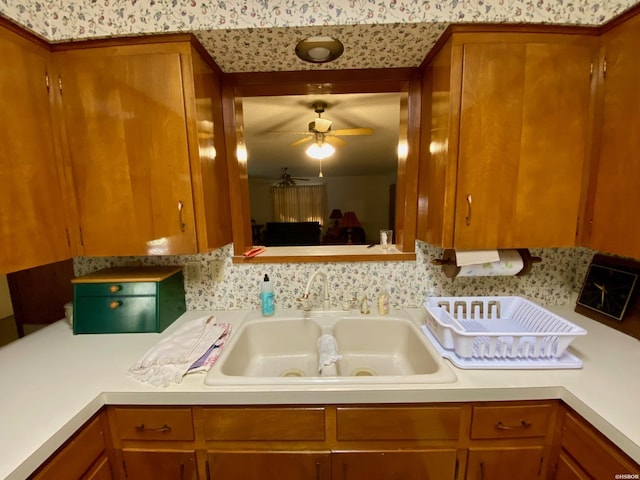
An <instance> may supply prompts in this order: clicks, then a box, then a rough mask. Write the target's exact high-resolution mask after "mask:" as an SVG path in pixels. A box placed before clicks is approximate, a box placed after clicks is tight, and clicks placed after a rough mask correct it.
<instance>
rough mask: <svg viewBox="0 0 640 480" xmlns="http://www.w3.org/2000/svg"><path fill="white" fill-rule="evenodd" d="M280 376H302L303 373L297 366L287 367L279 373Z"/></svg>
mask: <svg viewBox="0 0 640 480" xmlns="http://www.w3.org/2000/svg"><path fill="white" fill-rule="evenodd" d="M280 376H281V377H304V376H305V374H304V372H303V371H302V370H300V369H299V368H288V369H287V370H285V371H284V372H282V373H281V374H280Z"/></svg>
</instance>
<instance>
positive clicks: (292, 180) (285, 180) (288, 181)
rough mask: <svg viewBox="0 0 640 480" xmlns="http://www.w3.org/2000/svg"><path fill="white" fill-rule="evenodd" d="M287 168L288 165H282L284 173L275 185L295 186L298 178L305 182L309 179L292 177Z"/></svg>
mask: <svg viewBox="0 0 640 480" xmlns="http://www.w3.org/2000/svg"><path fill="white" fill-rule="evenodd" d="M287 169H288V167H282V174H281V175H280V177H279V178H278V180H279V182H278V183H276V184H275V185H274V186H275V187H295V185H296V180H302V181H305V182H308V181H309V179H308V178H298V177H292V176H291V175H289V173H288V172H287Z"/></svg>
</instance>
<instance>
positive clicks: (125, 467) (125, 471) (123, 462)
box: [122, 458, 129, 478]
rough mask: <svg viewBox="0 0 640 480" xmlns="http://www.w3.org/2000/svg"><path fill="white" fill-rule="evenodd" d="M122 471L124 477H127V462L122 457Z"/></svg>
mask: <svg viewBox="0 0 640 480" xmlns="http://www.w3.org/2000/svg"><path fill="white" fill-rule="evenodd" d="M122 471H123V472H124V478H129V474H128V473H127V464H126V463H125V461H124V458H123V459H122Z"/></svg>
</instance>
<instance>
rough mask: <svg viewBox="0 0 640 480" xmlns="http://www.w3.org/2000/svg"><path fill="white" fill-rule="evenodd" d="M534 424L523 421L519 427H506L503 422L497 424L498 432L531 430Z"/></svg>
mask: <svg viewBox="0 0 640 480" xmlns="http://www.w3.org/2000/svg"><path fill="white" fill-rule="evenodd" d="M531 425H532V424H531V423H528V422H525V421H524V420H522V422H520V424H519V425H505V424H504V423H502V422H498V423H496V430H524V429H525V428H529V427H530V426H531Z"/></svg>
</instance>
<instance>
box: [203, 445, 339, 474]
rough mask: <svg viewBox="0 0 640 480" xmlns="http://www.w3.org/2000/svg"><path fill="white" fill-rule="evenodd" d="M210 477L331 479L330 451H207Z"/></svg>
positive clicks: (207, 467)
mask: <svg viewBox="0 0 640 480" xmlns="http://www.w3.org/2000/svg"><path fill="white" fill-rule="evenodd" d="M206 469H207V477H206V478H211V479H215V478H221V479H225V480H272V479H275V478H277V479H278V480H331V478H332V477H331V453H330V452H289V451H277V452H275V451H268V452H237V451H235V452H208V453H207V465H206Z"/></svg>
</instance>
